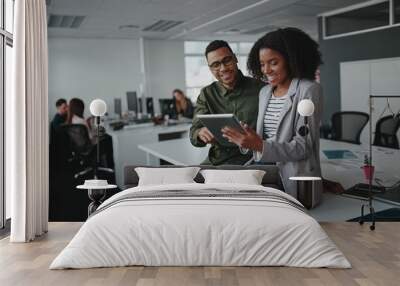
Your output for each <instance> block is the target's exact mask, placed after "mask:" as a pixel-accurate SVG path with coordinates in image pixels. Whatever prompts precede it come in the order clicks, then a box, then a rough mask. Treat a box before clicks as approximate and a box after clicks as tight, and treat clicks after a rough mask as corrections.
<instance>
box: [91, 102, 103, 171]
mask: <svg viewBox="0 0 400 286" xmlns="http://www.w3.org/2000/svg"><path fill="white" fill-rule="evenodd" d="M106 111H107V105H106V103H105V101H104V100H102V99H95V100H93V101H92V102H91V103H90V113H92V115H93V116H94V117H95V124H96V129H97V130H96V131H97V156H96V157H97V158H96V165H95V168H94V178H95V179H98V167H99V164H100V117H101V116H104V114H105V113H106Z"/></svg>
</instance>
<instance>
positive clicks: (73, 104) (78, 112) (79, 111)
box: [66, 98, 93, 139]
mask: <svg viewBox="0 0 400 286" xmlns="http://www.w3.org/2000/svg"><path fill="white" fill-rule="evenodd" d="M84 111H85V104H84V103H83V101H82V100H81V99H79V98H73V99H71V100H70V101H69V109H68V117H67V122H66V124H82V125H85V126H86V127H87V130H88V133H89V138H90V139H92V138H93V135H92V132H91V130H90V128H89V125H88V123H87V122H86V120H85V118H84V116H83V113H84Z"/></svg>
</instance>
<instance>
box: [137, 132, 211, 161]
mask: <svg viewBox="0 0 400 286" xmlns="http://www.w3.org/2000/svg"><path fill="white" fill-rule="evenodd" d="M138 147H139V149H140V150H142V151H144V152H145V153H146V160H147V161H146V162H147V165H158V164H159V161H158V159H162V160H165V161H167V162H169V163H171V164H173V165H183V166H189V165H198V164H200V163H201V162H203V161H204V160H205V159H206V158H207V156H208V150H209V149H210V145H207V146H206V147H203V148H198V147H194V146H193V145H192V144H191V143H190V140H189V138H182V139H175V140H168V141H163V142H157V143H151V144H141V145H139V146H138Z"/></svg>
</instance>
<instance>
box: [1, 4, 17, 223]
mask: <svg viewBox="0 0 400 286" xmlns="http://www.w3.org/2000/svg"><path fill="white" fill-rule="evenodd" d="M0 15H1V16H0V62H1V68H0V163H1V164H0V228H3V227H4V225H5V220H6V219H7V218H9V217H10V215H11V212H10V197H11V196H10V194H9V193H6V190H5V188H4V167H5V162H4V154H5V150H4V143H5V142H4V140H5V135H4V131H5V130H4V127H5V123H4V114H5V100H6V98H8V97H9V95H10V93H11V87H12V86H11V72H12V67H13V58H12V45H13V35H12V32H13V21H14V1H13V0H0Z"/></svg>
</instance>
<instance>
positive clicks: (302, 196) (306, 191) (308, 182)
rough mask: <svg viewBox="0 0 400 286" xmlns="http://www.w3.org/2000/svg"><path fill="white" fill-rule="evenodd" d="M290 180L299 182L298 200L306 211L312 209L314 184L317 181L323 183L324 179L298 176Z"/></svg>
mask: <svg viewBox="0 0 400 286" xmlns="http://www.w3.org/2000/svg"><path fill="white" fill-rule="evenodd" d="M289 180H292V181H296V182H297V199H298V200H299V201H300V202H301V203H302V204H303V205H304V206H305V207H306V209H308V210H309V209H311V207H312V190H313V183H314V182H315V181H321V180H322V178H321V177H311V176H298V177H290V178H289Z"/></svg>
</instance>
